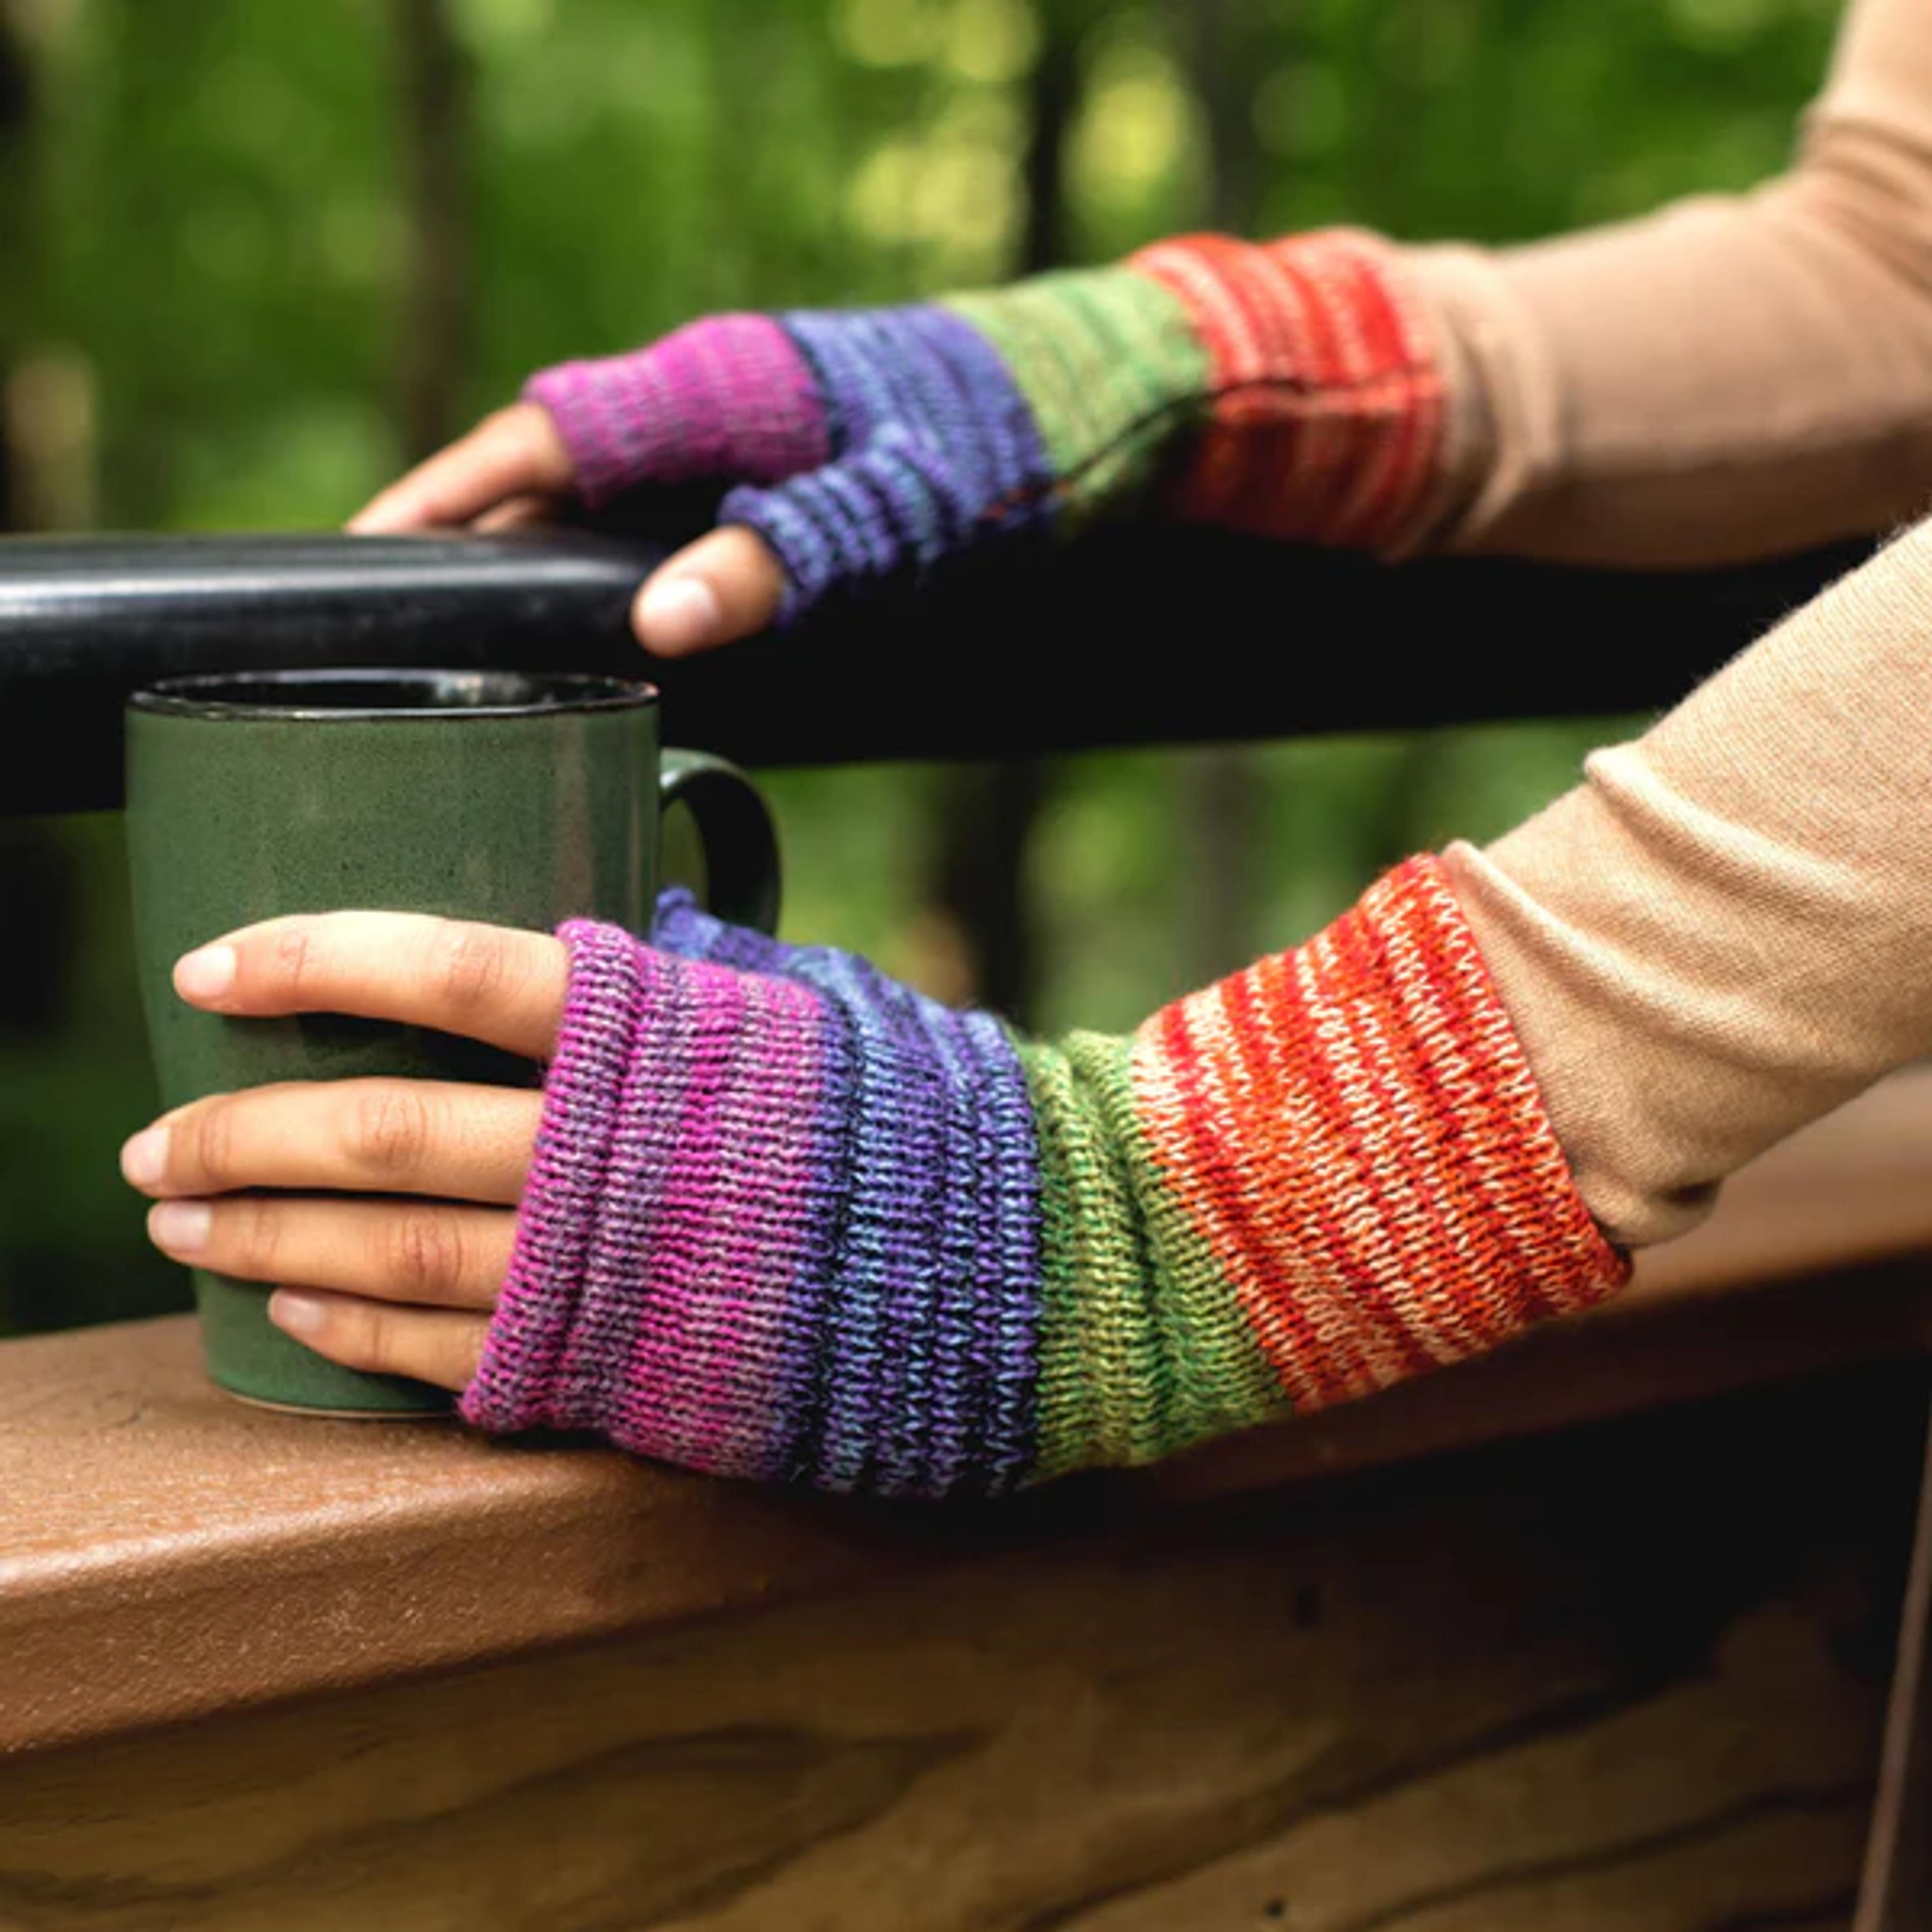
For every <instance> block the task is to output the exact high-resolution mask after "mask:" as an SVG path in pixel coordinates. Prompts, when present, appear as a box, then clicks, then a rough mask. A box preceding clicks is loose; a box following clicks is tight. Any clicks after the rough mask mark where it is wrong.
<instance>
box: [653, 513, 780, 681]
mask: <svg viewBox="0 0 1932 1932" xmlns="http://www.w3.org/2000/svg"><path fill="white" fill-rule="evenodd" d="M784 589H785V579H784V569H783V568H782V567H781V565H780V564H779V562H778V557H777V555H776V553H775V552H774V551H773V550H772V548H771V547H770V545H769V544H767V543H766V541H765V540H764V538H763V537H761V536H760V535H758V534H757V532H756V531H755V530H751V529H747V528H746V527H745V526H744V525H743V524H742V523H727V524H725V525H724V526H723V527H722V528H721V529H715V530H712V531H709V532H707V533H706V535H703V536H701V537H700V538H698V539H697V541H696V542H695V543H693V544H686V545H685V547H684V548H683V549H682V550H679V552H678V553H676V555H675V556H673V557H671V558H670V559H669V560H668V561H667V562H664V563H661V564H660V565H658V568H656V569H655V571H652V573H651V574H650V575H649V577H646V579H645V580H644V586H643V589H641V590H640V591H639V592H637V599H636V601H635V602H634V603H633V604H632V605H631V629H632V630H633V631H635V632H636V633H637V641H638V642H639V643H640V644H642V645H643V646H644V648H645V649H646V650H649V651H654V652H656V653H657V655H658V656H659V657H666V658H681V657H686V656H688V655H691V653H693V652H697V651H707V650H710V649H713V648H714V647H715V646H717V645H719V644H728V643H732V642H733V641H734V640H736V639H737V638H739V637H750V636H751V635H752V634H754V632H756V631H763V630H765V629H767V628H769V626H770V625H771V624H772V621H773V620H774V619H775V618H776V617H777V616H778V607H779V605H780V604H781V603H782V602H783V601H784Z"/></svg>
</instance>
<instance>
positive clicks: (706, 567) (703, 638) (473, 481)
mask: <svg viewBox="0 0 1932 1932" xmlns="http://www.w3.org/2000/svg"><path fill="white" fill-rule="evenodd" d="M576 488H577V466H576V463H575V462H574V460H573V458H571V454H570V451H569V449H568V446H567V445H566V444H565V442H564V440H563V438H562V436H561V435H560V434H559V433H558V430H557V427H556V423H555V422H554V421H553V419H552V418H551V416H550V412H549V411H548V410H546V409H545V408H544V407H543V406H542V405H541V404H540V403H516V404H512V405H511V407H509V408H508V409H505V410H498V411H497V412H496V414H495V415H493V416H486V417H485V418H484V419H483V421H482V422H480V423H478V425H477V426H476V427H475V428H474V429H473V430H472V431H470V432H469V434H468V435H467V436H465V437H461V438H460V439H459V440H458V441H456V442H455V443H452V444H451V445H450V446H449V448H448V449H443V450H439V451H438V452H437V454H436V455H434V456H432V457H431V458H429V459H428V460H427V461H426V462H424V463H419V464H418V465H417V466H416V468H415V469H412V470H411V471H410V472H409V474H408V475H406V476H404V477H402V478H399V479H398V481H396V482H394V483H392V484H390V485H389V487H388V488H387V489H386V490H383V492H382V493H381V494H380V495H379V496H377V497H375V498H374V499H373V500H372V501H371V502H369V503H368V504H367V505H365V506H364V508H362V510H361V511H359V512H358V513H357V514H356V516H355V517H353V518H352V519H351V520H350V524H349V528H350V530H351V531H352V532H354V533H355V534H356V535H360V536H377V535H400V534H404V533H407V532H420V531H430V530H438V529H473V530H477V531H479V532H489V531H493V530H506V529H520V528H523V527H525V526H528V525H530V524H532V523H541V522H543V521H544V520H546V519H547V517H549V516H550V515H551V514H553V512H554V511H555V510H556V507H557V505H559V503H560V502H562V501H563V500H564V499H565V498H566V497H568V496H571V495H572V494H573V493H574V492H575V490H576ZM783 596H784V572H783V571H782V570H781V568H779V565H778V559H777V557H776V556H774V555H773V553H772V550H771V549H770V547H769V545H767V544H766V543H765V541H764V540H763V538H760V536H758V535H757V534H756V533H755V532H753V531H751V530H748V529H745V528H743V527H742V526H739V525H736V524H732V525H727V526H726V527H724V529H716V530H712V531H711V532H708V533H707V534H706V535H704V536H702V537H700V538H698V539H697V541H696V542H695V543H692V544H686V545H685V547H684V548H683V549H682V550H679V552H678V553H676V555H675V556H672V557H670V559H667V561H666V562H664V563H663V564H662V565H660V566H659V567H658V569H657V570H655V571H653V572H652V574H651V576H650V577H649V578H648V579H647V580H646V582H645V583H644V584H643V587H642V588H641V589H640V590H639V592H637V598H636V600H635V601H634V603H633V604H631V628H632V629H633V630H634V631H635V632H636V634H637V641H638V642H639V643H641V644H642V645H643V646H644V647H645V648H646V649H648V650H652V651H655V652H657V653H658V655H659V656H661V657H678V656H681V655H683V654H684V653H685V652H690V651H697V650H706V649H709V648H711V647H712V646H714V645H717V644H723V643H730V642H731V641H732V640H733V639H734V638H737V637H749V636H750V635H751V634H753V633H754V632H755V631H762V630H763V629H764V628H766V625H769V623H770V622H772V619H773V618H774V617H775V616H776V615H777V613H778V605H779V603H780V601H781V599H782V598H783Z"/></svg>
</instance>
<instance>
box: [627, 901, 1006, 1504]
mask: <svg viewBox="0 0 1932 1932" xmlns="http://www.w3.org/2000/svg"><path fill="white" fill-rule="evenodd" d="M652 941H653V944H656V945H658V946H659V947H662V948H663V949H664V950H666V951H667V952H672V953H677V954H679V955H680V956H682V957H684V958H686V959H709V960H712V961H714V962H717V963H718V964H721V965H730V966H733V967H736V968H739V970H740V971H749V972H756V973H763V974H775V975H777V976H778V977H783V978H786V979H789V980H792V981H793V982H794V983H799V984H802V985H806V986H811V987H812V988H813V989H814V990H815V991H817V992H820V994H822V995H823V996H824V998H825V1001H826V1009H827V1010H826V1051H827V1068H828V1075H827V1078H826V1088H825V1097H824V1105H823V1117H822V1118H821V1120H820V1125H819V1128H818V1130H817V1136H816V1137H815V1138H816V1143H817V1149H818V1151H820V1154H822V1155H823V1160H824V1162H825V1164H826V1168H827V1169H828V1170H829V1172H828V1174H827V1176H826V1181H827V1186H826V1198H827V1199H828V1201H832V1200H835V1202H836V1215H835V1220H836V1225H835V1226H834V1225H832V1217H830V1216H828V1217H827V1218H826V1220H825V1222H824V1224H823V1231H822V1238H823V1240H824V1241H826V1244H827V1246H828V1247H829V1249H830V1250H831V1265H830V1266H829V1267H828V1268H826V1270H825V1271H824V1272H823V1279H825V1280H827V1281H828V1282H829V1283H830V1286H829V1291H828V1292H827V1293H826V1296H825V1298H824V1300H823V1304H822V1305H821V1306H819V1307H815V1308H814V1310H811V1311H809V1313H807V1312H806V1311H804V1310H800V1311H799V1322H798V1326H799V1329H800V1331H801V1332H805V1331H809V1330H810V1329H811V1328H813V1327H814V1326H815V1327H816V1328H817V1337H818V1340H817V1351H818V1352H817V1363H816V1366H815V1369H814V1373H813V1375H812V1376H811V1388H812V1394H811V1397H810V1398H809V1399H808V1400H807V1401H806V1402H805V1403H803V1404H802V1407H801V1412H800V1413H799V1414H798V1415H796V1417H795V1418H793V1424H794V1429H793V1445H792V1450H791V1454H792V1457H793V1459H794V1460H795V1461H796V1466H797V1469H798V1471H799V1473H800V1474H801V1475H804V1476H805V1477H806V1478H808V1479H809V1480H811V1481H814V1482H816V1483H817V1484H819V1485H820V1486H821V1487H826V1488H831V1489H841V1490H851V1489H866V1490H878V1491H880V1492H882V1493H885V1494H888V1495H898V1496H943V1495H947V1494H950V1493H960V1492H970V1493H980V1494H990V1493H998V1492H1001V1491H1004V1490H1007V1489H1010V1488H1011V1487H1015V1486H1016V1484H1018V1483H1019V1481H1021V1480H1022V1478H1024V1476H1025V1474H1026V1472H1027V1471H1028V1469H1029V1468H1030V1467H1031V1463H1032V1460H1033V1450H1034V1438H1035V1433H1036V1399H1035V1390H1036V1385H1037V1380H1038V1355H1039V1324H1040V1280H1041V1274H1040V1185H1039V1178H1038V1177H1039V1163H1038V1158H1037V1146H1036V1143H1035V1140H1034V1124H1033V1112H1032V1106H1031V1101H1030V1100H1029V1098H1028V1089H1027V1086H1026V1082H1025V1074H1024V1073H1023V1072H1022V1069H1021V1067H1020V1063H1019V1056H1018V1055H1017V1054H1016V1052H1015V1051H1014V1049H1013V1044H1012V1043H1011V1041H1010V1040H1009V1039H1008V1037H1007V1035H1006V1034H1005V1032H1004V1029H1003V1028H1001V1026H1000V1025H999V1024H998V1022H997V1021H995V1020H994V1019H991V1018H990V1017H989V1016H986V1015H985V1014H963V1013H956V1012H954V1011H953V1010H951V1009H950V1008H948V1007H944V1006H941V1004H939V1003H938V1002H937V1001H933V1000H929V999H927V998H925V997H924V996H923V995H920V994H918V993H916V992H913V991H912V990H911V989H909V988H907V987H904V986H900V985H899V984H898V983H896V982H895V981H893V980H890V979H888V978H887V977H886V976H885V975H884V974H881V973H880V972H879V971H877V968H874V967H873V966H872V965H871V964H870V963H869V962H867V961H865V960H863V959H859V958H858V957H857V956H855V955H853V954H850V953H841V952H838V951H835V950H832V949H830V948H818V947H789V946H784V945H782V944H779V943H778V941H774V940H769V939H766V938H763V937H762V936H760V935H757V934H754V933H750V932H745V931H744V930H743V929H741V928H736V927H732V926H724V925H722V924H721V923H720V922H718V921H717V920H715V919H712V918H710V917H709V915H707V914H705V913H700V912H699V911H697V909H696V908H695V907H694V905H693V904H691V901H690V898H689V896H688V895H687V894H683V893H667V894H666V895H664V898H663V899H662V900H661V901H660V905H659V913H658V922H657V925H656V927H655V929H654V932H653V934H652ZM814 1165H815V1166H816V1165H817V1162H816V1161H815V1162H814ZM834 1177H835V1178H834ZM790 1326H791V1324H790V1322H788V1323H787V1328H790Z"/></svg>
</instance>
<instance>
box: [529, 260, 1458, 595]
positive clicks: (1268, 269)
mask: <svg viewBox="0 0 1932 1932" xmlns="http://www.w3.org/2000/svg"><path fill="white" fill-rule="evenodd" d="M1439 364H1440V358H1439V353H1438V351H1437V348H1436V344H1435V343H1434V341H1433V335H1432V329H1431V326H1430V320H1429V318H1428V317H1427V314H1426V313H1425V312H1424V308H1423V307H1422V305H1421V302H1419V300H1418V299H1417V298H1416V297H1415V295H1414V293H1413V292H1412V290H1411V289H1410V287H1409V281H1408V279H1407V276H1406V272H1405V270H1404V269H1403V266H1402V263H1401V260H1400V256H1399V255H1398V254H1397V252H1396V251H1394V249H1392V248H1390V247H1389V245H1388V244H1387V243H1385V242H1382V241H1380V240H1379V239H1377V238H1376V237H1375V236H1370V235H1367V234H1364V233H1358V232H1356V231H1354V230H1329V231H1325V232H1322V233H1315V234H1310V235H1305V236H1294V237H1291V238H1290V239H1288V240H1286V241H1283V242H1274V243H1271V244H1268V245H1259V244H1253V243H1248V242H1236V241H1232V240H1229V239H1227V238H1226V237H1223V236H1190V237H1187V238H1184V239H1179V240H1175V241H1170V242H1162V243H1160V244H1159V245H1157V246H1155V247H1154V248H1148V249H1145V250H1143V251H1141V252H1140V253H1139V254H1136V255H1134V256H1133V257H1130V258H1129V260H1127V262H1126V263H1124V264H1122V265H1121V266H1118V267H1115V268H1110V269H1096V270H1087V271H1079V272H1070V273H1066V274H1061V275H1046V276H1043V277H1040V278H1037V279H1034V280H1033V281H1025V282H1022V283H1019V284H1016V285H1015V286H1013V287H1011V288H1008V289H1005V290H998V291H995V292H993V293H986V294H974V295H962V296H950V297H947V298H945V299H942V300H940V301H938V302H930V303H921V304H917V305H912V306H910V307H905V308H886V309H868V310H853V311H817V310H799V311H791V312H790V313H787V314H781V315H778V316H762V315H745V314H736V315H724V316H716V317H710V318H709V319H707V320H703V321H700V322H697V323H692V324H691V325H689V326H688V327H686V328H684V329H679V330H678V331H677V332H676V333H675V334H673V335H670V336H667V337H666V338H664V340H663V341H661V342H658V343H657V344H654V345H652V347H649V348H646V349H643V350H637V351H635V352H634V353H631V354H628V355H624V356H612V357H610V358H608V359H605V360H603V361H599V362H568V363H565V364H563V365H560V366H559V367H558V368H554V369H549V370H545V371H542V372H541V374H538V375H536V376H535V377H532V379H531V380H530V381H529V383H528V384H527V385H526V388H525V390H524V394H525V395H526V397H527V398H531V399H532V400H534V401H537V402H539V403H541V404H543V405H544V407H545V408H547V410H549V411H550V414H551V415H552V416H553V418H554V419H556V423H557V425H558V428H559V430H560V431H561V432H562V436H563V438H564V440H565V443H567V444H568V446H569V449H570V451H571V456H572V458H573V459H574V463H575V465H576V468H577V481H578V487H579V489H580V491H581V492H582V493H583V496H585V498H586V499H587V500H588V501H589V502H590V503H592V505H598V504H601V503H602V502H605V501H607V499H610V497H612V496H616V494H618V493H619V492H621V491H622V490H625V489H626V488H628V487H631V485H633V484H637V483H640V482H643V481H659V482H677V481H688V480H691V479H693V478H717V479H720V480H727V481H731V482H733V484H736V486H737V487H734V488H733V489H731V490H730V491H728V492H727V494H726V495H725V496H724V499H723V501H722V503H721V505H720V508H719V512H718V514H719V517H720V520H722V521H724V522H727V523H748V524H750V525H751V526H752V527H753V528H754V529H757V530H758V531H759V532H760V533H761V534H762V535H763V536H764V537H765V538H766V540H767V541H769V543H770V544H771V545H772V547H773V549H774V550H776V552H777V553H778V556H779V557H780V559H781V560H782V562H783V563H784V567H785V572H786V577H787V584H788V586H789V595H788V600H787V605H786V607H785V610H784V613H783V616H784V618H785V619H790V618H793V617H796V616H798V615H799V614H800V613H802V612H803V611H804V610H806V609H808V607H810V606H811V605H812V604H814V603H816V602H817V601H819V600H820V598H822V597H823V596H824V595H826V592H828V591H829V590H831V589H833V588H834V587H835V586H840V587H844V588H847V589H861V590H862V589H865V588H866V587H867V586H874V585H877V584H878V583H882V582H885V581H888V580H892V579H893V578H895V577H903V576H906V575H909V574H910V575H916V574H919V573H922V572H924V571H929V570H930V569H931V568H932V567H933V566H935V565H938V563H940V562H941V561H942V560H944V559H946V558H947V557H949V556H953V555H956V554H959V553H963V552H965V551H967V550H971V549H972V548H974V547H975V546H977V545H978V544H982V543H984V542H986V541H990V540H992V539H995V538H1021V537H1025V536H1027V535H1036V536H1037V535H1043V534H1046V533H1048V532H1052V531H1054V530H1057V529H1067V528H1069V527H1070V526H1074V525H1076V524H1077V523H1079V522H1081V521H1082V520H1084V519H1086V518H1088V517H1092V516H1094V515H1095V514H1099V513H1100V512H1103V511H1118V510H1122V509H1127V508H1133V507H1135V506H1136V505H1139V504H1140V503H1142V502H1144V501H1145V500H1146V499H1148V496H1150V495H1151V493H1154V492H1155V491H1156V490H1159V491H1160V493H1161V494H1162V496H1163V499H1164V501H1165V502H1166V505H1167V507H1168V508H1169V510H1170V511H1172V513H1173V514H1177V515H1179V516H1181V517H1187V518H1191V519H1194V520H1201V521H1206V522H1212V523H1225V524H1228V525H1231V526H1235V527H1238V528H1241V529H1250V530H1254V531H1257V532H1261V533H1262V534H1264V535H1273V536H1277V537H1281V538H1296V539H1300V540H1303V541H1309V542H1319V543H1325V544H1342V545H1348V546H1351V547H1359V548H1364V549H1370V550H1385V549H1389V548H1393V547H1396V546H1397V545H1398V544H1400V542H1401V541H1403V539H1404V538H1406V536H1407V535H1409V534H1410V532H1412V529H1413V528H1414V526H1415V523H1416V522H1417V520H1418V517H1420V516H1421V514H1422V513H1423V511H1424V505H1425V499H1426V498H1427V496H1428V495H1429V492H1430V485H1431V484H1432V483H1433V481H1434V479H1435V478H1436V475H1437V473H1438V469H1439V464H1440V463H1441V460H1442V445H1443V441H1444V434H1443V431H1444V420H1445V410H1444V398H1443V386H1442V375H1441V371H1440V366H1439Z"/></svg>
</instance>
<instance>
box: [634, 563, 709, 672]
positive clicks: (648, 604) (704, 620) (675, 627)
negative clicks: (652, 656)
mask: <svg viewBox="0 0 1932 1932" xmlns="http://www.w3.org/2000/svg"><path fill="white" fill-rule="evenodd" d="M631 629H632V630H633V631H635V632H636V633H637V641H638V642H639V643H640V644H642V645H643V646H644V647H645V648H646V649H647V650H652V651H655V652H657V653H658V655H659V656H660V657H667V658H677V657H683V656H685V655H686V654H687V653H688V652H692V651H701V650H704V649H707V648H708V647H709V646H711V645H713V644H721V643H725V642H727V640H728V639H729V637H730V632H729V631H727V629H726V628H725V620H724V606H723V605H722V604H721V603H720V602H719V601H718V592H716V590H715V589H713V588H712V585H711V583H710V582H709V580H708V579H706V578H705V577H701V576H700V575H699V574H697V572H695V571H658V573H657V574H656V575H655V576H654V577H651V578H649V580H647V581H646V583H645V585H644V587H643V589H641V590H640V591H639V592H637V599H636V601H634V603H633V604H631Z"/></svg>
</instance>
